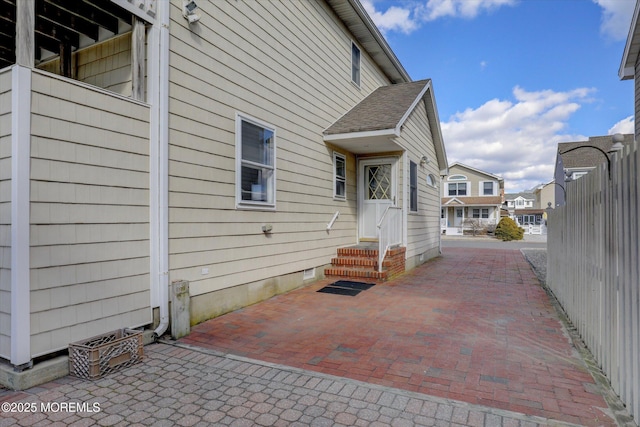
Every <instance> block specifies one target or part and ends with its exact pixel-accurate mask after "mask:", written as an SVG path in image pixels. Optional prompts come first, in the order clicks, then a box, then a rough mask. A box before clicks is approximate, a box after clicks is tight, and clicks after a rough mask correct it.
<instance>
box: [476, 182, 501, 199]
mask: <svg viewBox="0 0 640 427" xmlns="http://www.w3.org/2000/svg"><path fill="white" fill-rule="evenodd" d="M485 182H490V183H492V184H493V192H492V193H491V194H484V184H485ZM496 187H497V182H496V181H480V183H479V185H478V195H480V196H484V197H488V196H497V194H496V189H497V188H496Z"/></svg>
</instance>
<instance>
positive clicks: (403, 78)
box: [327, 0, 412, 83]
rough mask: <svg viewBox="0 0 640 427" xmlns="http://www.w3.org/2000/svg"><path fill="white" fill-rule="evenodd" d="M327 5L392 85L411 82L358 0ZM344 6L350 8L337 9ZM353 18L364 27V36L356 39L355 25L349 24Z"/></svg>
mask: <svg viewBox="0 0 640 427" xmlns="http://www.w3.org/2000/svg"><path fill="white" fill-rule="evenodd" d="M327 3H328V4H329V6H330V7H331V8H332V9H333V10H334V12H335V13H336V15H338V17H339V18H340V19H341V20H342V22H344V24H345V25H346V26H347V28H349V30H350V31H351V33H352V34H353V35H354V36H356V39H357V40H358V42H359V43H360V44H361V45H362V46H363V47H364V48H365V50H366V51H367V52H368V53H369V55H370V56H371V57H372V58H373V59H374V60H375V61H376V63H377V64H378V66H379V67H380V68H381V69H382V70H383V72H384V73H385V74H386V75H387V77H388V78H389V80H390V81H391V82H392V83H403V82H410V81H412V80H411V77H410V76H409V73H407V71H406V70H405V69H404V67H403V66H402V64H401V63H400V61H399V60H398V58H397V57H396V55H395V53H393V50H391V47H390V46H389V44H388V43H387V41H386V40H385V39H384V37H383V36H382V34H381V33H380V31H379V30H378V27H376V25H375V24H374V23H373V21H372V20H371V18H370V17H369V14H368V13H367V12H366V10H364V7H363V6H362V4H361V3H360V1H359V0H327ZM345 4H349V5H350V6H351V7H350V8H341V7H339V6H341V5H345ZM354 17H357V18H358V20H359V21H360V22H361V23H362V24H363V25H364V26H365V28H366V34H360V36H359V37H358V33H360V32H359V31H358V29H357V28H356V25H353V24H350V22H353V18H354ZM378 49H379V50H378Z"/></svg>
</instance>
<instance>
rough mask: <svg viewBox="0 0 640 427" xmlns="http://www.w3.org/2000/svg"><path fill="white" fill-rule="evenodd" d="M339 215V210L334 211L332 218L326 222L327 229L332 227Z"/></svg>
mask: <svg viewBox="0 0 640 427" xmlns="http://www.w3.org/2000/svg"><path fill="white" fill-rule="evenodd" d="M339 216H340V211H336V213H334V214H333V218H331V221H329V224H327V231H330V230H331V227H333V224H334V223H335V222H336V220H337V219H338V217H339Z"/></svg>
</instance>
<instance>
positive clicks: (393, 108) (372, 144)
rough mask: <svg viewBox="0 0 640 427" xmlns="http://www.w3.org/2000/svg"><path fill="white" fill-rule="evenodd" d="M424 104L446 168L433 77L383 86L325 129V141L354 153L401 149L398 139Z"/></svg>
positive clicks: (437, 148)
mask: <svg viewBox="0 0 640 427" xmlns="http://www.w3.org/2000/svg"><path fill="white" fill-rule="evenodd" d="M420 102H424V103H425V107H426V110H427V119H428V121H429V126H430V128H431V133H432V137H433V142H434V145H435V150H436V155H437V157H438V167H439V169H440V170H446V169H447V159H446V152H445V150H444V142H443V139H442V133H441V131H440V120H439V118H438V110H437V108H436V105H435V98H434V96H433V89H432V87H431V80H430V79H426V80H418V81H415V82H409V83H399V84H395V85H389V86H382V87H379V88H378V89H376V90H374V91H373V92H372V93H371V94H369V96H367V97H366V98H365V99H363V100H362V101H361V102H360V103H358V104H357V105H356V106H354V107H353V108H352V109H351V110H349V111H348V112H347V113H346V114H345V115H343V116H342V117H340V118H339V119H338V120H336V122H335V123H333V124H332V125H331V126H329V127H328V128H327V129H326V130H325V131H324V132H323V135H324V140H325V141H327V142H331V143H332V144H334V145H336V146H338V147H341V148H344V149H345V150H348V151H350V152H352V153H355V154H365V153H379V152H384V151H397V150H400V149H402V147H400V146H399V145H398V144H397V143H396V142H395V138H397V137H399V136H400V133H401V131H402V126H403V125H404V123H405V122H406V120H407V119H408V118H409V116H410V115H411V113H412V112H413V111H414V110H415V108H416V107H417V106H418V105H419V103H420Z"/></svg>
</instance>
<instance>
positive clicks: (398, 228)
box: [377, 206, 402, 271]
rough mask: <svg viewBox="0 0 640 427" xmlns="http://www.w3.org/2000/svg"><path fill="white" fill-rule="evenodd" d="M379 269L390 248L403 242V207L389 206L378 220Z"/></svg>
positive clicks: (380, 269)
mask: <svg viewBox="0 0 640 427" xmlns="http://www.w3.org/2000/svg"><path fill="white" fill-rule="evenodd" d="M377 226H378V271H382V261H383V260H384V257H385V255H386V254H387V251H388V250H389V248H390V247H391V246H393V245H399V244H401V243H402V209H401V208H395V207H393V206H387V208H386V209H385V211H384V213H383V214H382V217H381V218H380V221H378V225H377Z"/></svg>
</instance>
